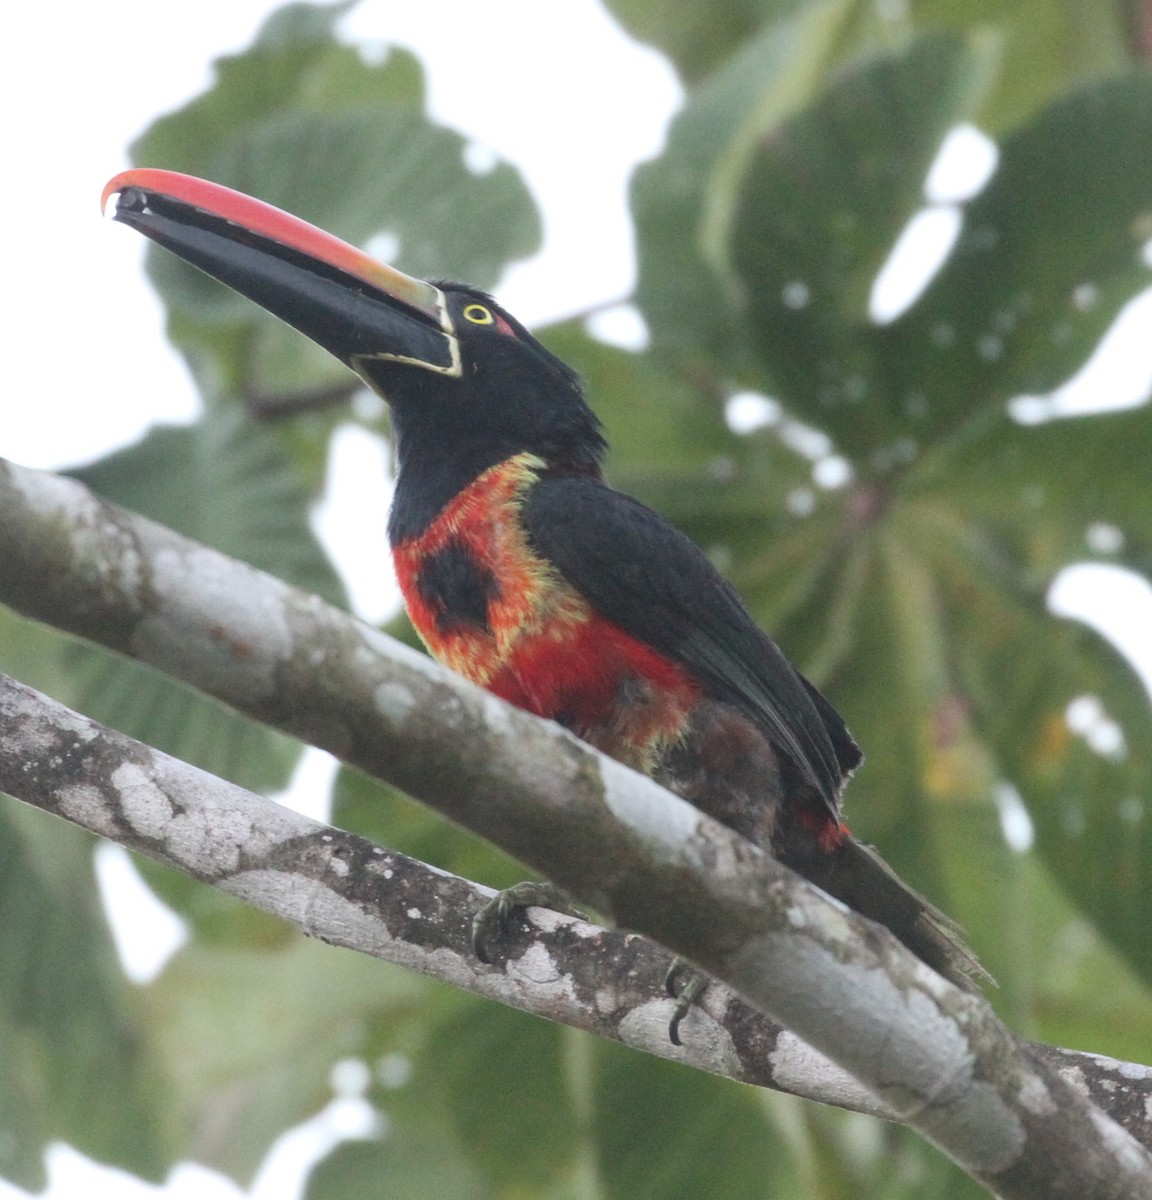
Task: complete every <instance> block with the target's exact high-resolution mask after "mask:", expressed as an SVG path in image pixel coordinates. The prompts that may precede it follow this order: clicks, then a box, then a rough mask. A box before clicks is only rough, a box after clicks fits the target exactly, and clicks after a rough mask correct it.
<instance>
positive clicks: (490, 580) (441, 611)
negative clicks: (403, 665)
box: [416, 541, 500, 634]
mask: <svg viewBox="0 0 1152 1200" xmlns="http://www.w3.org/2000/svg"><path fill="white" fill-rule="evenodd" d="M416 588H417V591H418V592H419V593H420V599H421V600H423V601H424V603H425V604H426V605H427V606H428V607H429V608H430V609H431V610H432V612H433V613H434V614H435V618H436V628H437V630H438V632H440V633H442V634H447V633H453V632H457V631H459V630H460V629H462V628H464V627H469V628H472V629H479V630H482V631H484V632H485V633H486V632H488V629H489V626H488V605H489V602H490V601H492V600H496V599H498V598H499V596H500V581H499V580H498V579H497V578H496V576H495V575H494V574H493V573H492V572H491V571H490V570H489V569H488V568H487V567H486V566H485V565H484V564H483V563H481V562H477V560H476V558H475V556H474V555H473V554H472V552H471V551H470V550H469V549H468V547H467V546H466V545H465V544H464V543H463V542H460V541H450V542H447V543H446V544H445V545H444V546H443V547H442V548H441V549H440V550H437V551H436V553H435V554H430V555H429V556H428V557H427V558H426V559H425V560H424V561H423V563H421V565H420V574H419V576H418V577H417V580H416Z"/></svg>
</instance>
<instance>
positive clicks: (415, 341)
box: [101, 168, 460, 376]
mask: <svg viewBox="0 0 1152 1200" xmlns="http://www.w3.org/2000/svg"><path fill="white" fill-rule="evenodd" d="M113 195H116V196H117V201H116V209H115V212H114V214H113V216H114V218H115V219H116V220H117V221H122V222H123V223H124V224H125V225H130V226H131V227H132V228H133V229H137V230H139V231H140V232H141V233H142V234H144V236H145V237H149V238H151V239H152V240H153V241H154V242H158V243H159V244H160V245H161V246H164V247H166V248H167V249H168V250H171V251H172V252H173V253H174V254H177V255H179V256H180V257H181V258H183V259H185V260H186V261H187V262H190V263H192V264H193V266H196V267H199V268H200V270H202V271H204V272H206V273H207V274H209V275H211V276H212V277H213V278H214V279H218V280H220V282H221V283H225V284H227V285H228V286H229V287H230V288H233V289H234V290H235V291H237V292H239V293H240V294H241V295H244V296H247V297H248V298H249V299H251V300H254V301H255V302H256V303H257V304H259V305H260V306H261V307H262V308H266V309H267V310H268V311H269V312H271V313H274V314H275V315H276V316H278V317H279V318H280V319H281V320H283V321H286V322H287V323H288V324H289V325H291V326H293V327H294V328H295V329H298V330H299V331H300V332H301V333H303V334H305V335H307V336H308V337H310V338H312V340H313V341H315V342H317V343H319V344H320V345H321V346H323V347H324V349H326V350H328V351H330V352H331V353H332V354H334V355H335V356H336V357H337V358H339V359H340V360H341V361H343V362H345V363H347V364H348V365H349V366H350V367H352V369H353V370H355V371H357V372H358V373H359V374H361V375H363V374H364V370H363V368H364V365H365V364H366V363H367V362H370V361H372V360H386V361H390V362H401V363H410V364H411V365H413V366H417V367H424V368H426V369H427V370H430V371H435V372H437V373H439V374H443V375H453V376H458V375H459V374H460V348H459V344H458V342H457V340H456V334H455V330H454V328H453V325H452V319H451V316H450V315H449V312H448V308H447V305H446V302H445V299H444V294H443V293H442V292H441V291H440V289H439V288H437V287H434V286H433V285H432V284H430V283H425V282H424V280H422V279H413V278H412V277H411V276H410V275H405V274H404V273H403V272H402V271H397V270H396V269H395V267H389V266H387V265H385V264H384V263H381V262H377V261H376V260H375V259H374V258H371V257H370V256H369V255H367V254H365V253H364V252H363V251H362V250H358V249H356V247H355V246H351V245H349V244H348V243H347V242H342V241H341V240H340V239H339V238H337V237H333V236H332V234H330V233H325V232H324V230H322V229H318V228H317V227H316V226H315V225H310V224H308V222H307V221H302V220H300V219H299V218H298V217H293V216H291V215H290V214H289V213H286V212H284V211H282V210H281V209H279V208H274V207H273V206H272V205H271V204H265V203H264V202H263V201H261V200H255V199H253V198H252V197H251V196H246V195H244V194H243V193H242V192H235V191H233V190H232V189H231V188H226V187H221V186H220V185H219V184H216V183H209V182H207V181H206V180H203V179H197V178H195V177H194V176H192V175H181V174H179V173H178V172H176V171H160V170H152V169H149V168H140V169H137V170H132V171H124V172H122V173H121V174H119V175H117V176H115V177H114V178H113V179H111V180H109V182H108V184H107V185H106V186H105V188H104V194H103V196H102V197H101V207H102V208H103V209H105V210H106V209H107V206H108V201H109V199H110V198H111V197H112V196H113Z"/></svg>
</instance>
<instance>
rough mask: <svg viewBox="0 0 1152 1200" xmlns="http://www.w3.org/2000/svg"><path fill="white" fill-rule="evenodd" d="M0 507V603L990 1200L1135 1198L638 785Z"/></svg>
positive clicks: (429, 668) (264, 585) (66, 495)
mask: <svg viewBox="0 0 1152 1200" xmlns="http://www.w3.org/2000/svg"><path fill="white" fill-rule="evenodd" d="M0 510H2V511H3V512H4V514H5V519H4V521H3V522H0V563H2V564H3V566H2V568H0V599H2V600H5V601H6V602H7V603H10V604H12V605H13V606H14V607H16V608H17V609H19V610H20V611H22V612H24V613H26V614H27V615H30V616H36V617H38V618H40V619H46V620H49V621H50V622H51V623H53V624H55V625H57V626H59V627H61V628H65V629H68V630H70V631H72V632H75V633H79V634H81V635H82V636H87V637H91V638H93V639H94V640H97V641H101V642H103V643H104V644H105V645H111V646H113V647H114V648H116V649H119V650H121V651H124V652H126V653H129V654H132V655H134V656H135V657H138V658H141V659H143V660H144V661H148V662H151V663H152V664H153V665H155V666H158V667H160V668H161V669H163V670H167V671H169V672H170V673H172V674H174V675H176V676H177V677H179V678H182V679H184V680H185V681H186V682H189V683H192V684H193V685H194V686H197V687H200V688H201V689H202V690H204V691H207V692H209V693H210V694H212V695H215V696H217V697H218V698H220V699H223V700H225V701H226V702H228V703H231V704H232V705H233V706H235V707H237V708H240V709H242V710H243V711H245V712H247V713H249V714H250V715H253V716H256V717H257V718H259V719H261V720H265V721H268V722H269V723H271V724H274V725H277V726H278V727H280V728H282V729H286V730H287V731H289V732H292V733H296V734H297V735H299V736H302V737H304V738H306V739H307V740H309V741H311V742H313V743H314V744H316V745H319V746H322V747H324V748H326V749H329V750H331V751H332V752H333V753H335V754H337V755H338V756H339V757H341V758H343V759H344V760H345V761H346V762H349V763H351V764H353V765H356V766H358V767H360V768H362V769H364V770H366V771H368V772H369V773H371V774H373V775H376V776H378V777H380V778H384V779H387V780H388V781H390V782H392V783H395V784H397V785H398V786H400V787H402V788H404V789H405V790H407V791H409V792H411V793H412V794H413V795H415V796H417V797H419V798H420V799H423V800H425V801H426V802H428V803H430V804H432V805H433V806H434V807H436V808H438V809H439V810H440V811H441V812H444V813H445V814H446V815H448V816H450V817H452V819H454V820H456V821H458V822H460V823H461V824H464V825H466V826H468V827H470V828H472V829H473V830H475V831H476V832H478V833H480V834H482V835H483V836H485V837H488V838H490V839H491V840H493V841H495V842H497V844H499V845H501V846H503V847H504V848H505V849H507V850H509V851H510V852H511V853H513V854H515V855H516V856H517V857H519V858H520V859H522V860H523V861H525V862H528V863H530V864H531V865H532V866H534V867H535V868H536V869H538V870H539V871H541V872H542V873H543V874H544V875H546V876H547V877H549V878H551V879H553V880H555V881H556V882H557V883H558V884H560V885H561V886H562V887H564V888H565V889H566V890H568V891H569V892H571V893H572V894H573V895H574V896H576V897H577V898H578V899H580V900H583V901H584V902H586V903H588V904H589V905H591V906H592V907H594V908H597V909H599V910H600V911H604V912H607V913H609V914H610V915H611V916H612V918H613V920H614V921H615V922H616V923H618V924H620V925H622V926H624V927H627V928H632V929H638V930H641V931H643V932H644V933H647V934H648V935H650V936H652V937H654V938H655V939H656V940H657V941H659V942H661V943H662V944H663V945H665V946H667V947H669V948H670V949H672V950H675V951H676V952H677V953H680V954H682V955H684V956H685V957H687V958H689V959H691V960H692V961H694V962H696V963H697V964H699V965H700V966H702V967H703V968H704V969H705V970H707V971H708V972H709V973H710V974H713V975H715V976H717V977H719V978H721V979H724V980H726V981H727V982H729V983H730V984H731V985H732V986H733V987H734V989H735V990H736V991H737V992H738V993H739V994H741V995H742V996H743V997H744V998H745V999H746V1000H747V1001H749V1002H750V1003H751V1004H752V1005H754V1006H755V1007H756V1008H758V1009H760V1010H762V1011H764V1012H767V1013H770V1014H771V1015H772V1016H774V1017H775V1018H776V1019H777V1020H779V1021H780V1022H781V1024H783V1025H785V1026H787V1027H788V1028H789V1029H792V1030H793V1031H794V1032H795V1033H796V1034H797V1035H799V1036H800V1037H802V1038H803V1039H804V1040H805V1041H807V1042H808V1043H809V1044H811V1045H812V1046H814V1047H816V1048H818V1049H819V1050H820V1051H822V1052H823V1053H824V1054H825V1055H827V1057H828V1058H830V1059H832V1060H833V1061H835V1062H837V1063H839V1064H840V1065H841V1066H842V1067H844V1068H846V1069H847V1070H848V1071H849V1072H850V1074H851V1075H853V1076H855V1077H856V1078H857V1079H859V1080H860V1081H861V1083H863V1084H864V1085H865V1087H866V1088H867V1089H868V1090H870V1091H871V1092H873V1093H874V1094H875V1095H876V1096H878V1097H879V1098H880V1099H881V1101H882V1102H883V1103H884V1104H885V1105H886V1106H888V1107H889V1109H890V1110H891V1111H892V1112H893V1113H894V1114H895V1115H896V1117H897V1118H898V1119H900V1120H902V1121H904V1122H905V1123H907V1124H910V1125H912V1126H913V1127H915V1128H917V1129H918V1130H919V1131H920V1132H921V1133H923V1134H924V1135H925V1136H926V1137H928V1138H929V1139H930V1140H932V1141H933V1142H934V1143H935V1144H936V1145H937V1146H939V1147H940V1148H941V1149H942V1150H943V1151H944V1152H945V1153H947V1154H948V1155H949V1156H950V1157H952V1158H953V1159H955V1160H956V1161H957V1162H958V1163H959V1164H960V1165H961V1166H962V1167H963V1168H964V1169H965V1170H966V1171H967V1172H968V1173H969V1174H970V1175H972V1176H973V1177H974V1178H976V1179H979V1180H981V1181H982V1182H983V1183H985V1185H986V1186H988V1187H989V1188H990V1189H991V1190H992V1191H993V1192H994V1193H995V1194H996V1195H999V1196H1003V1197H1021V1198H1025V1197H1034V1196H1036V1195H1044V1196H1046V1197H1051V1198H1052V1200H1061V1198H1063V1197H1068V1198H1072V1197H1076V1198H1077V1200H1079V1198H1080V1197H1082V1196H1083V1195H1101V1196H1109V1197H1116V1198H1118V1200H1120V1198H1125V1197H1132V1198H1133V1200H1137V1198H1138V1197H1146V1196H1147V1195H1149V1194H1150V1193H1152V1157H1150V1156H1149V1155H1148V1153H1147V1152H1146V1151H1144V1150H1143V1149H1142V1148H1141V1147H1140V1146H1139V1145H1138V1144H1137V1143H1136V1142H1135V1141H1134V1140H1133V1139H1132V1138H1130V1137H1129V1136H1128V1135H1127V1134H1126V1133H1124V1132H1123V1130H1121V1129H1120V1127H1119V1126H1117V1125H1116V1124H1114V1123H1113V1122H1112V1121H1110V1120H1109V1119H1108V1118H1107V1117H1105V1116H1104V1115H1103V1114H1102V1113H1100V1112H1099V1110H1097V1109H1095V1108H1094V1107H1093V1106H1092V1105H1091V1104H1090V1103H1089V1102H1088V1101H1087V1100H1086V1099H1085V1097H1084V1096H1083V1095H1082V1094H1081V1093H1080V1092H1079V1091H1077V1090H1076V1089H1075V1088H1074V1087H1072V1086H1071V1085H1069V1084H1068V1083H1067V1082H1066V1081H1065V1080H1064V1079H1063V1078H1061V1076H1060V1075H1059V1074H1057V1073H1056V1072H1055V1071H1053V1070H1052V1069H1050V1068H1049V1067H1048V1066H1046V1065H1045V1064H1043V1063H1042V1062H1041V1061H1040V1060H1038V1059H1037V1058H1034V1057H1032V1056H1031V1055H1030V1054H1028V1052H1027V1051H1026V1050H1025V1049H1024V1048H1023V1047H1022V1046H1021V1045H1020V1044H1018V1043H1017V1041H1016V1039H1015V1038H1014V1037H1013V1035H1012V1034H1011V1033H1010V1032H1009V1031H1008V1030H1007V1029H1006V1028H1005V1027H1004V1026H1003V1025H1002V1024H1000V1022H999V1021H998V1020H997V1019H996V1018H995V1016H994V1014H993V1013H992V1012H991V1010H990V1009H989V1008H988V1007H987V1005H986V1004H984V1003H983V1002H982V1001H981V1000H979V999H978V998H976V997H972V996H968V995H964V994H962V993H960V992H959V991H958V990H957V989H955V988H953V987H951V986H950V985H949V984H947V983H945V982H944V981H943V980H941V979H940V978H939V977H938V976H936V975H935V974H934V973H933V972H931V971H930V970H928V969H927V968H926V967H924V966H923V964H921V963H920V962H919V961H918V960H916V959H915V958H914V957H913V956H911V955H910V954H909V953H908V952H907V951H905V950H904V949H903V947H901V946H900V945H899V943H897V942H896V941H895V939H894V938H892V937H891V936H890V935H889V934H888V933H887V931H885V930H882V929H880V928H879V927H877V926H874V925H872V924H871V923H869V922H867V921H864V920H862V919H860V918H858V917H856V916H854V915H853V914H851V913H848V912H846V911H845V910H843V909H842V908H841V907H840V906H838V905H835V904H834V903H832V902H830V901H829V900H828V899H827V898H826V897H825V896H823V894H822V893H820V892H818V891H817V890H816V889H814V888H812V887H810V886H809V885H807V884H806V883H805V882H804V881H802V880H800V879H799V878H798V877H797V876H795V875H793V874H792V873H791V872H789V871H787V870H786V869H785V868H783V867H781V866H780V865H779V864H778V863H776V862H774V861H773V860H772V859H770V858H769V857H768V856H767V855H765V854H763V853H762V852H761V851H760V850H759V849H758V848H757V847H755V846H752V845H751V844H750V843H748V842H745V841H743V840H742V839H740V838H738V837H737V836H736V835H734V834H733V833H732V832H731V831H730V830H728V829H726V828H725V827H723V826H721V825H719V824H718V823H716V822H714V821H711V820H710V819H709V818H707V817H705V816H704V815H703V814H701V813H699V812H698V811H697V810H695V809H693V808H692V807H691V806H689V805H687V804H685V803H684V802H683V801H681V800H679V799H678V798H676V797H674V796H672V795H671V794H670V793H666V792H664V791H663V790H662V789H660V788H659V787H657V786H656V785H655V784H654V783H652V781H650V780H648V779H646V778H644V777H642V776H639V775H636V774H635V773H633V772H631V771H628V770H627V769H626V768H624V767H622V766H621V765H620V764H618V763H615V762H613V761H612V760H610V759H606V758H604V757H603V756H601V755H598V754H597V753H596V752H595V751H593V750H591V749H590V748H589V747H587V746H585V745H583V744H582V743H580V742H578V741H577V740H576V739H574V738H572V737H570V736H569V735H567V734H566V733H564V732H563V731H562V730H559V729H558V728H557V727H555V726H552V725H550V724H548V723H545V722H540V721H537V720H535V719H533V718H531V717H529V716H528V715H527V714H524V713H521V712H518V711H516V710H514V709H510V708H508V707H507V706H506V705H503V704H501V703H500V702H499V701H497V700H495V699H494V698H493V697H491V696H488V695H487V694H486V693H483V692H481V691H479V690H478V689H476V688H473V687H471V686H470V685H468V684H467V683H466V682H465V681H463V680H461V679H458V678H456V677H454V676H450V675H448V674H447V673H445V672H443V671H441V670H439V669H438V668H436V667H435V666H434V664H432V663H431V662H429V661H428V660H427V659H425V658H423V656H421V655H417V654H415V653H413V652H412V651H410V650H408V649H407V648H405V647H403V646H399V645H398V644H396V643H394V642H392V641H391V640H390V639H387V638H384V637H382V636H381V635H379V634H377V633H376V632H374V631H372V630H370V629H368V628H366V627H364V626H363V625H361V624H359V623H358V622H356V621H353V620H352V619H351V618H349V617H348V616H347V615H346V614H343V613H340V612H338V611H336V610H334V609H332V608H330V607H328V606H327V605H325V604H323V603H322V602H321V601H319V600H318V599H317V598H315V597H311V596H307V595H304V594H303V593H300V592H298V591H296V590H294V589H292V588H289V587H288V586H287V585H285V584H284V583H282V582H281V581H278V580H274V579H271V578H269V577H267V576H265V575H262V574H261V573H260V572H257V571H255V570H253V569H252V568H249V567H246V566H244V565H242V564H239V563H236V562H233V561H231V560H229V559H227V558H226V557H225V556H223V555H220V554H217V553H215V552H213V551H211V550H208V549H206V548H205V547H202V546H198V545H196V544H195V543H192V542H190V541H188V540H186V539H183V538H181V537H179V536H178V535H176V534H174V533H172V532H171V531H169V530H165V529H163V528H162V527H160V526H157V525H155V524H154V523H152V522H149V521H146V520H143V519H142V518H139V517H134V516H132V515H131V514H128V513H125V512H123V511H122V510H119V509H117V508H116V507H115V506H112V505H109V504H106V503H104V502H102V501H100V500H98V499H97V498H95V497H93V496H92V495H91V493H89V492H87V490H86V489H84V488H83V487H81V486H80V485H78V484H75V483H72V482H71V481H68V480H63V479H59V478H56V477H52V476H48V475H44V474H41V473H38V472H30V471H24V470H22V469H20V468H16V467H14V466H11V465H6V466H4V467H3V468H2V469H0ZM184 769H185V770H188V768H184ZM145 793H146V789H145V792H142V793H141V795H142V796H143V795H145ZM153 807H155V806H153ZM699 1019H700V1020H702V1019H703V1018H699ZM685 1032H686V1035H687V1037H688V1038H693V1037H695V1036H697V1035H696V1034H695V1033H694V1031H693V1029H692V1027H691V1026H686V1029H685Z"/></svg>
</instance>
